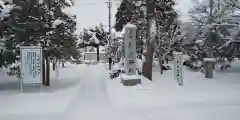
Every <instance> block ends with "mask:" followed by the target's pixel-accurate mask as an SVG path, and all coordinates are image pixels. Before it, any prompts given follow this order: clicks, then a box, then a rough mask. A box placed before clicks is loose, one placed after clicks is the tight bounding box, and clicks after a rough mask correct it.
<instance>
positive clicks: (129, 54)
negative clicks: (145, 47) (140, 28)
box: [124, 24, 137, 75]
mask: <svg viewBox="0 0 240 120" xmlns="http://www.w3.org/2000/svg"><path fill="white" fill-rule="evenodd" d="M136 30H137V27H136V26H134V25H131V24H128V25H126V28H125V33H126V34H125V40H124V49H125V51H124V52H125V53H124V54H125V63H124V64H125V66H124V67H125V71H126V73H127V74H128V75H135V74H136V64H135V60H136Z"/></svg>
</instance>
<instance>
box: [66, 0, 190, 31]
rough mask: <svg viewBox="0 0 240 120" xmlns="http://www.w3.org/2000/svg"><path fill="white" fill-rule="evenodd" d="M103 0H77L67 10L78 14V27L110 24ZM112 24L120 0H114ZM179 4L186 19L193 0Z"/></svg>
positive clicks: (183, 0)
mask: <svg viewBox="0 0 240 120" xmlns="http://www.w3.org/2000/svg"><path fill="white" fill-rule="evenodd" d="M101 1H108V0H75V6H74V7H72V8H70V9H68V10H67V11H69V12H71V13H73V14H76V15H77V22H78V26H77V28H78V29H80V30H81V29H83V28H88V27H91V26H96V25H99V24H100V23H103V24H104V25H106V27H107V25H108V8H107V4H106V3H104V2H101ZM112 1H113V5H112V9H111V10H112V25H113V24H114V22H115V17H114V15H115V13H116V12H117V8H118V6H119V4H120V0H112ZM177 1H179V2H178V6H176V9H177V10H178V11H179V14H180V15H181V16H183V17H181V19H182V20H185V19H186V13H187V11H188V10H189V8H190V7H191V0H177Z"/></svg>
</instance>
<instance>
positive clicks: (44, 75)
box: [42, 50, 46, 85]
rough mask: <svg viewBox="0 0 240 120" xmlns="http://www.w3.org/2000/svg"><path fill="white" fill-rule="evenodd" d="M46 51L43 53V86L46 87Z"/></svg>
mask: <svg viewBox="0 0 240 120" xmlns="http://www.w3.org/2000/svg"><path fill="white" fill-rule="evenodd" d="M44 52H45V51H44V50H43V51H42V85H46V67H45V56H44V54H45V53H44Z"/></svg>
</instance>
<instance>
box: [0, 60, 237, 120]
mask: <svg viewBox="0 0 240 120" xmlns="http://www.w3.org/2000/svg"><path fill="white" fill-rule="evenodd" d="M239 63H240V62H239V61H237V62H235V63H233V65H232V68H230V69H229V70H228V71H226V72H221V71H219V70H217V71H215V74H214V75H215V77H214V79H205V78H204V75H203V74H202V73H200V72H192V71H189V70H188V69H184V76H183V81H184V86H183V87H180V86H178V84H177V81H175V80H174V76H173V70H172V71H166V72H164V74H162V75H161V74H160V73H159V68H157V67H156V68H153V82H152V81H149V80H147V79H146V78H144V77H142V78H141V79H142V80H143V83H142V84H141V85H137V86H123V85H122V84H121V83H120V81H121V80H120V78H116V79H113V80H109V74H108V72H109V71H108V70H107V66H108V65H107V64H101V63H99V64H95V65H85V64H80V65H73V64H69V63H68V64H66V68H61V67H60V68H59V75H60V76H59V77H58V78H56V77H55V73H54V72H53V71H51V73H52V74H51V75H52V76H51V86H50V87H44V88H43V91H42V93H40V88H39V87H38V86H35V87H30V86H26V87H25V88H24V92H23V93H20V88H19V83H18V80H17V79H15V78H14V77H9V76H7V75H6V74H4V70H3V71H2V72H1V73H0V76H1V80H0V106H1V109H0V119H1V120H33V119H34V120H100V119H101V120H104V119H105V120H112V119H114V120H149V119H151V120H159V119H164V120H238V119H239V117H240V115H239V111H240V96H239V92H240V81H239V79H238V78H239V72H240V66H239V65H240V64H239ZM172 64H173V63H170V66H171V67H172ZM120 66H121V65H120ZM172 68H173V67H172Z"/></svg>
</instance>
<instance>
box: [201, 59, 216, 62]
mask: <svg viewBox="0 0 240 120" xmlns="http://www.w3.org/2000/svg"><path fill="white" fill-rule="evenodd" d="M203 61H212V62H215V61H216V59H215V58H203Z"/></svg>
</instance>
